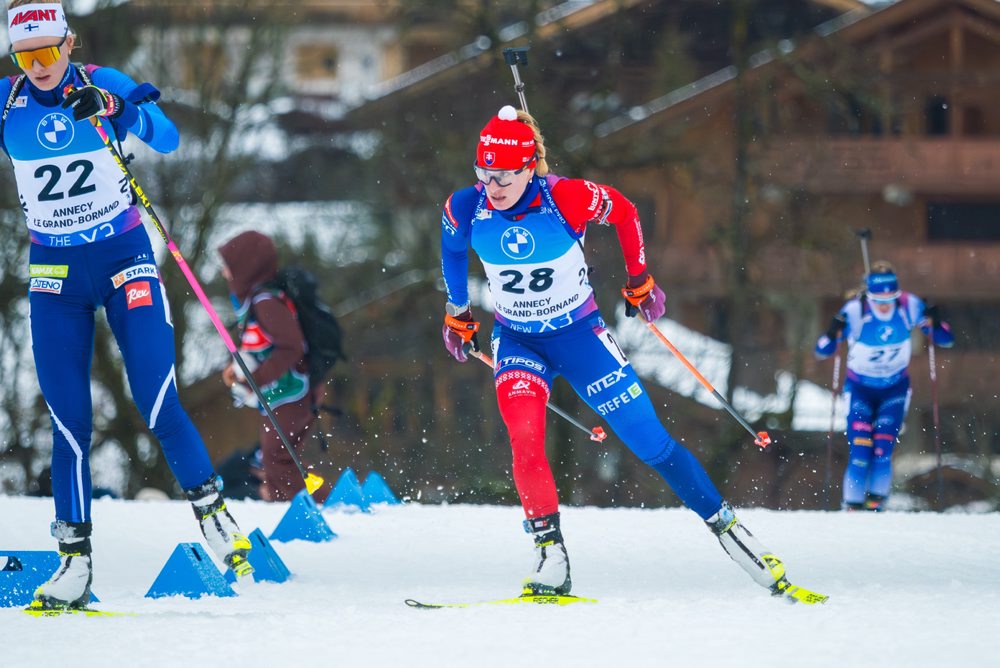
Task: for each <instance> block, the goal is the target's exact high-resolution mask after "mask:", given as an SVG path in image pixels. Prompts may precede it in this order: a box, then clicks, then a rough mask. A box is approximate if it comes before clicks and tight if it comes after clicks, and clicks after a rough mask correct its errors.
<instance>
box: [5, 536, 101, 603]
mask: <svg viewBox="0 0 1000 668" xmlns="http://www.w3.org/2000/svg"><path fill="white" fill-rule="evenodd" d="M58 568H59V553H58V552H55V551H52V550H19V551H17V550H16V551H11V550H0V608H14V607H18V608H22V607H24V606H26V605H28V604H29V603H31V601H32V600H34V598H35V590H36V589H38V587H39V586H41V585H42V584H44V583H45V582H46V581H47V580H48V579H49V578H50V577H51V576H52V574H53V573H55V572H56V570H57V569H58ZM90 602H91V603H98V602H99V599H98V598H97V597H96V596H94V595H93V593H91V595H90Z"/></svg>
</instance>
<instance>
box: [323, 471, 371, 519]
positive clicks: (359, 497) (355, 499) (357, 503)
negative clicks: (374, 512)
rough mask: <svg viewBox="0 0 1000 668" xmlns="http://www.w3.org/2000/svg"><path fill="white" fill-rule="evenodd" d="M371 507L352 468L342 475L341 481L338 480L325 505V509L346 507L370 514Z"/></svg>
mask: <svg viewBox="0 0 1000 668" xmlns="http://www.w3.org/2000/svg"><path fill="white" fill-rule="evenodd" d="M369 505H370V504H369V503H368V499H366V498H365V493H364V492H362V491H361V483H359V482H358V476H357V474H356V473H355V472H354V469H352V468H351V467H350V466H348V467H347V468H346V469H344V472H343V473H341V474H340V479H339V480H337V484H336V485H334V486H333V489H332V490H330V496H328V497H326V501H325V502H324V503H323V507H324V508H330V507H333V506H345V507H347V508H357V509H359V510H363V511H365V512H369V510H370V509H369Z"/></svg>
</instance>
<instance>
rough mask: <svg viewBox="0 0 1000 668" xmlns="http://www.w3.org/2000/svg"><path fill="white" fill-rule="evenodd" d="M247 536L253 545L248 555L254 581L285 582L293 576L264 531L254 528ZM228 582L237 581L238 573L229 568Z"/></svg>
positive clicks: (227, 573) (227, 571)
mask: <svg viewBox="0 0 1000 668" xmlns="http://www.w3.org/2000/svg"><path fill="white" fill-rule="evenodd" d="M247 538H249V539H250V544H251V545H253V547H252V548H251V549H250V554H249V556H247V561H249V562H250V565H251V566H253V579H254V582H284V581H285V580H287V579H288V578H289V576H291V572H289V570H288V567H287V566H285V562H283V561H282V560H281V557H279V556H278V553H277V552H275V551H274V548H273V547H271V541H269V540H268V539H267V538H266V537H265V536H264V532H263V531H261V530H260V529H254V530H253V533H251V534H250V535H249V536H247ZM226 582H229V583H233V582H236V574H235V573H233V572H232V571H231V570H229V569H228V568H227V569H226Z"/></svg>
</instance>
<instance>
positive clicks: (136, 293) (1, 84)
mask: <svg viewBox="0 0 1000 668" xmlns="http://www.w3.org/2000/svg"><path fill="white" fill-rule="evenodd" d="M7 25H8V30H9V32H10V40H11V46H12V48H13V52H12V53H11V57H12V59H13V60H14V62H15V63H16V64H17V65H18V67H20V68H21V69H22V70H23V71H24V74H23V75H21V76H17V77H9V78H6V79H3V80H0V100H6V105H5V108H4V114H3V121H2V125H0V128H2V129H0V143H2V146H3V149H4V151H5V152H6V153H7V155H8V156H9V157H10V160H11V163H12V164H13V168H14V178H15V180H16V181H17V190H18V193H19V195H20V199H21V208H22V209H23V210H24V213H25V217H26V219H27V221H26V222H27V225H28V232H29V234H30V235H31V250H30V253H29V257H30V266H29V268H28V272H29V275H30V283H29V288H28V290H29V292H28V299H29V303H30V306H31V346H32V352H33V354H34V359H35V367H36V370H37V373H38V382H39V385H40V387H41V390H42V394H43V396H44V397H45V401H46V403H47V405H48V409H49V414H50V416H51V419H52V493H53V496H54V498H55V506H56V520H55V522H53V523H52V535H53V536H54V537H55V538H56V539H57V540H58V541H59V553H60V555H61V565H60V567H59V570H58V571H56V573H55V574H54V575H53V576H52V578H51V579H50V580H49V581H48V582H46V583H45V584H43V585H42V586H41V587H39V589H38V591H37V592H36V593H35V602H34V603H33V604H32V605H33V607H41V608H67V607H68V608H76V607H82V606H85V605H86V604H87V602H88V601H89V600H90V585H91V581H92V578H93V575H92V573H93V569H92V563H91V545H90V536H91V529H92V524H91V517H90V500H91V480H90V464H89V456H90V439H91V429H92V418H93V414H92V411H93V408H92V406H91V398H90V366H91V359H92V357H93V349H94V316H95V312H96V311H97V309H99V308H102V307H103V308H104V309H105V312H106V314H107V319H108V324H109V325H110V326H111V331H112V333H113V334H114V336H115V340H116V341H117V342H118V346H119V348H120V349H121V352H122V357H123V359H124V362H125V370H126V372H127V374H128V380H129V386H130V388H131V390H132V396H133V398H134V399H135V403H136V406H137V407H138V408H139V411H140V413H142V417H143V418H144V419H145V420H146V423H147V424H148V425H149V428H150V429H151V430H152V431H153V433H154V434H155V435H156V437H157V438H158V439H159V441H160V443H161V445H162V447H163V454H164V456H165V458H166V461H167V463H168V464H169V465H170V468H171V470H172V471H173V473H174V475H175V476H176V477H177V480H178V482H180V484H181V487H182V488H183V489H184V491H185V494H186V495H187V498H188V499H189V500H190V501H191V503H192V504H193V505H194V512H195V516H196V517H197V518H198V521H199V522H200V523H201V529H202V533H203V534H204V536H205V539H206V540H207V541H208V544H209V545H210V546H211V548H212V549H213V550H214V551H215V553H216V554H217V555H218V557H219V558H220V559H221V560H222V561H224V562H225V563H226V565H227V566H229V567H230V568H231V569H233V570H234V571H235V572H236V573H237V574H241V575H242V574H246V573H248V572H249V571H251V570H252V568H251V567H250V564H249V563H248V562H247V553H248V552H249V550H250V542H249V541H248V540H247V538H246V537H245V536H244V535H243V534H242V533H241V532H240V530H239V527H237V525H236V522H235V521H234V520H233V518H232V516H231V515H230V514H229V511H228V510H226V504H225V501H224V500H223V498H222V495H221V492H222V488H221V484H220V482H219V481H218V479H217V476H216V475H215V471H214V470H213V469H212V464H211V462H210V461H209V458H208V453H207V452H206V450H205V444H204V442H203V441H202V439H201V436H200V435H199V434H198V432H197V430H196V429H195V427H194V425H193V424H192V423H191V420H190V419H189V418H188V416H187V414H186V413H185V412H184V409H183V408H182V407H181V404H180V401H179V400H178V397H177V383H176V379H175V370H174V333H173V325H172V323H171V320H170V309H169V306H168V304H167V300H166V294H165V292H164V290H163V286H162V285H161V283H160V275H159V272H158V270H157V266H156V263H155V259H154V257H153V250H152V247H151V245H150V242H149V237H148V236H147V235H146V231H145V230H144V229H143V227H142V221H141V220H140V217H139V212H138V211H137V209H136V207H135V206H134V205H133V201H132V194H131V190H130V188H129V185H128V181H127V179H126V178H125V177H124V175H123V173H122V171H121V170H120V168H119V167H118V165H117V163H116V162H115V160H114V157H113V156H112V155H111V154H110V152H109V151H108V150H107V148H106V147H105V145H104V142H103V141H102V139H101V137H100V136H99V135H98V133H97V131H96V130H95V128H94V127H93V126H92V125H91V119H92V118H94V117H97V118H99V119H100V121H101V123H102V125H103V126H104V128H105V129H106V130H107V132H108V133H109V134H110V135H111V137H112V138H113V139H124V138H125V137H126V136H127V135H128V134H129V133H132V134H134V135H136V136H137V137H138V138H139V139H141V140H142V141H143V142H145V143H146V144H148V145H149V146H151V147H153V148H154V149H156V150H157V151H160V152H162V153H168V152H170V151H173V150H174V149H175V148H177V143H178V137H177V129H176V128H175V127H174V125H173V123H171V122H170V121H169V120H168V119H167V117H166V116H164V114H163V112H162V111H160V109H159V108H158V107H157V106H156V104H155V101H156V99H157V98H159V92H158V91H157V90H156V89H155V88H153V86H151V85H150V84H142V85H137V84H136V83H135V82H134V81H132V80H131V79H130V78H129V77H127V76H126V75H124V74H122V73H121V72H119V71H117V70H114V69H111V68H109V67H96V66H93V65H76V64H73V65H71V64H70V61H69V57H70V52H71V51H72V50H73V47H74V44H75V41H76V36H75V35H74V34H73V32H72V31H71V30H70V28H69V26H68V25H67V23H66V18H65V13H64V12H63V8H62V6H61V5H60V4H59V3H58V2H45V1H44V0H37V1H36V2H31V3H29V2H24V1H22V0H14V2H11V3H10V6H9V10H8V13H7ZM70 87H72V89H75V91H73V90H72V89H71V88H70Z"/></svg>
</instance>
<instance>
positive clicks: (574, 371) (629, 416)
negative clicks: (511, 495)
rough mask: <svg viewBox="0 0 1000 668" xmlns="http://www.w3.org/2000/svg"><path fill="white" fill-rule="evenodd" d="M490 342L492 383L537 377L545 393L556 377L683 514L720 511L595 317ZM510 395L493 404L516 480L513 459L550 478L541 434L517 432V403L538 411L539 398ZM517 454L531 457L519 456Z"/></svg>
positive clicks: (505, 334)
mask: <svg viewBox="0 0 1000 668" xmlns="http://www.w3.org/2000/svg"><path fill="white" fill-rule="evenodd" d="M493 336H494V339H493V353H494V359H495V360H496V369H495V375H496V378H497V379H503V378H510V379H512V380H516V378H517V374H528V375H530V376H534V377H537V378H540V379H541V380H542V381H543V382H544V384H545V386H546V387H549V388H551V387H552V381H553V379H554V378H555V376H556V375H562V376H563V377H564V378H566V380H567V381H569V384H570V385H572V386H573V389H574V390H575V391H576V393H577V394H578V395H580V397H581V398H582V399H583V400H584V401H586V402H587V404H588V405H589V406H590V407H591V408H592V409H593V410H594V411H595V412H597V413H598V414H599V415H600V416H601V417H603V418H604V419H605V420H607V421H608V425H609V426H610V427H611V428H612V429H613V430H614V431H615V433H616V434H618V436H619V437H620V438H621V439H622V441H623V442H624V443H625V445H627V446H628V447H629V449H631V450H632V452H634V453H635V454H636V456H638V457H639V458H640V459H641V460H642V461H643V462H645V463H646V464H648V465H649V466H651V467H652V468H653V469H655V470H656V471H657V472H658V473H659V474H660V475H661V476H663V478H664V479H665V480H666V481H667V484H669V485H670V487H671V488H672V489H673V490H674V493H676V494H677V496H678V497H680V499H681V501H683V502H684V504H685V505H686V506H687V507H688V508H690V509H691V510H693V511H694V512H696V513H697V514H698V515H699V516H700V517H701V518H702V519H706V520H707V519H708V518H709V517H711V516H712V515H714V514H715V513H717V512H718V511H719V508H721V507H722V496H721V495H720V494H719V492H718V490H717V489H716V487H715V485H714V484H712V481H711V479H709V477H708V473H707V472H706V471H705V468H704V467H703V466H702V465H701V463H700V462H699V461H698V460H697V459H696V458H695V457H694V455H692V454H691V452H690V451H689V450H688V449H687V448H685V447H684V446H683V445H681V444H680V443H678V442H677V441H675V440H674V439H673V437H671V436H670V434H669V433H668V432H667V430H666V429H665V428H664V427H663V424H662V423H661V422H660V420H659V418H657V416H656V411H655V410H654V409H653V403H652V402H651V401H650V399H649V395H648V394H647V393H646V390H645V388H644V387H643V386H642V382H641V381H640V380H639V377H638V376H637V375H636V373H635V371H634V370H633V369H632V365H631V364H629V362H628V360H627V359H626V357H625V355H624V353H622V351H621V349H620V348H619V347H618V344H617V343H615V341H614V339H613V338H612V337H611V333H610V332H609V331H608V330H607V329H606V327H605V324H604V320H603V319H602V318H601V316H600V315H599V314H598V313H597V312H595V313H594V314H593V315H591V316H589V317H588V318H586V319H584V320H581V321H579V322H577V323H574V324H572V325H569V326H567V327H564V328H562V329H559V330H556V331H555V332H547V333H544V334H537V333H536V334H524V333H519V332H516V331H514V330H513V329H511V328H509V327H505V326H503V325H500V324H499V323H497V324H496V325H495V326H494V328H493ZM528 385H530V382H528ZM498 389H501V388H498ZM511 389H512V390H514V391H512V392H506V391H505V392H503V393H501V394H499V395H498V399H499V401H500V408H501V413H502V414H503V417H504V421H505V422H506V423H507V428H508V431H509V432H510V433H511V436H512V440H511V445H512V447H513V448H514V449H515V452H514V457H515V478H516V477H517V473H516V472H517V470H518V469H519V468H521V467H519V466H518V461H519V460H520V459H527V460H529V461H530V462H531V463H530V464H529V467H530V468H531V469H533V470H534V471H535V473H534V475H543V474H547V476H548V478H551V472H550V471H548V470H546V471H541V472H539V469H540V468H541V466H540V464H539V463H538V462H541V461H543V460H544V438H543V436H544V434H540V436H541V437H539V436H535V437H534V438H532V439H519V438H518V436H519V435H520V434H521V432H522V431H523V425H522V424H519V421H523V420H525V419H526V416H529V415H531V413H530V411H528V410H526V409H525V408H526V407H524V406H519V405H518V404H519V402H522V401H530V402H533V403H535V404H538V403H540V404H541V408H540V409H539V410H540V411H541V412H542V413H544V410H545V409H544V401H545V397H544V396H537V397H536V396H535V395H534V393H532V392H531V388H530V387H526V388H525V389H524V390H523V391H522V392H523V393H525V396H524V397H523V398H522V397H520V396H517V395H518V392H517V391H516V390H517V385H516V384H511ZM536 412H537V411H536ZM519 441H520V442H519ZM528 441H530V442H528ZM519 449H525V450H532V451H533V452H528V453H521V452H518V450H519ZM545 468H546V469H547V466H546V467H545ZM521 486H522V485H521V483H520V482H519V490H518V491H519V492H522V490H521V489H520V487H521ZM529 503H530V501H529ZM529 503H526V502H525V498H524V495H523V493H522V504H524V505H525V511H526V513H527V514H528V515H529V516H530V515H533V514H536V513H533V512H532V509H531V508H530V507H529ZM550 510H551V509H550Z"/></svg>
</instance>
